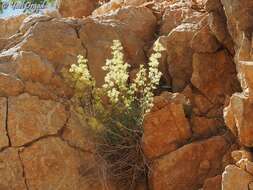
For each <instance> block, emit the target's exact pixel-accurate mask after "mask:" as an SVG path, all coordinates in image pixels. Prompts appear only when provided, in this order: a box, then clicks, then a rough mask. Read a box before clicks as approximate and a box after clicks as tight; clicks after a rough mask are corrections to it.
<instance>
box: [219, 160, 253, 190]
mask: <svg viewBox="0 0 253 190" xmlns="http://www.w3.org/2000/svg"><path fill="white" fill-rule="evenodd" d="M252 181H253V176H252V175H250V174H249V173H247V172H246V171H244V170H243V169H241V168H238V167H236V166H234V165H229V166H227V167H226V169H225V171H224V172H223V174H222V190H232V189H238V190H239V189H242V190H244V189H245V190H246V189H249V184H250V183H251V182H252Z"/></svg>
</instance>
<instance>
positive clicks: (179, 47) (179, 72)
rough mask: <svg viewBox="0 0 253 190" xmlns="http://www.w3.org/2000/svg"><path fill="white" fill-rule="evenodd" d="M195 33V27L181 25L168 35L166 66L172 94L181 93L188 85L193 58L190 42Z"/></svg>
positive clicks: (192, 25)
mask: <svg viewBox="0 0 253 190" xmlns="http://www.w3.org/2000/svg"><path fill="white" fill-rule="evenodd" d="M196 31H197V26H196V25H194V24H182V25H179V26H178V27H176V28H174V29H173V30H172V31H171V32H170V34H169V35H168V40H167V64H168V70H169V74H170V76H171V79H172V89H173V92H180V91H182V90H183V89H184V88H185V87H186V86H187V84H189V83H190V79H191V75H192V56H193V50H192V49H191V44H190V42H191V40H192V38H193V36H194V34H195V33H196Z"/></svg>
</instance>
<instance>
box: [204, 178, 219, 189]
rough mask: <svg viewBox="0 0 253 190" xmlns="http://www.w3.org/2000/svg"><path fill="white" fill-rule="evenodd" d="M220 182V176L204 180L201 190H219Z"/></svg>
mask: <svg viewBox="0 0 253 190" xmlns="http://www.w3.org/2000/svg"><path fill="white" fill-rule="evenodd" d="M221 180H222V176H221V175H217V176H215V177H212V178H208V179H206V180H205V183H204V185H203V190H221Z"/></svg>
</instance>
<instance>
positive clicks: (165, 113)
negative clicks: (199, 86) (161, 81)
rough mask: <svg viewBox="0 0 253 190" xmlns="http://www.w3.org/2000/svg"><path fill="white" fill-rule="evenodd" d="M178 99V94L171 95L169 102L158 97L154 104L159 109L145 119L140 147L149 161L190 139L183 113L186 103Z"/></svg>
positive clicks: (188, 128) (188, 127) (187, 124)
mask: <svg viewBox="0 0 253 190" xmlns="http://www.w3.org/2000/svg"><path fill="white" fill-rule="evenodd" d="M173 96H174V97H173ZM179 98H180V94H174V95H173V94H171V99H169V100H168V99H167V100H166V97H160V98H159V99H160V100H159V102H156V104H158V105H157V106H155V108H156V109H157V108H159V109H157V110H155V111H153V112H151V113H150V114H149V115H147V116H146V118H145V121H144V126H143V128H144V135H143V139H142V145H143V151H144V153H145V155H146V156H147V157H148V158H149V159H154V158H155V157H159V156H161V155H164V154H168V153H169V152H172V151H174V150H176V149H177V148H178V147H179V146H181V145H182V144H185V143H186V142H187V140H188V139H189V138H190V137H191V130H190V126H189V123H188V120H187V118H186V117H185V113H184V104H186V102H183V101H181V102H180V101H177V99H179ZM163 99H165V100H163ZM181 100H182V99H181ZM166 101H167V102H166ZM165 102H166V103H165ZM164 103H165V104H164Z"/></svg>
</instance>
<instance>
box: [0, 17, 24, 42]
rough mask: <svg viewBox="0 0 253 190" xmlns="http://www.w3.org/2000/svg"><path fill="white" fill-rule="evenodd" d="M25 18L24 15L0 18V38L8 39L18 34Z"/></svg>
mask: <svg viewBox="0 0 253 190" xmlns="http://www.w3.org/2000/svg"><path fill="white" fill-rule="evenodd" d="M26 17H27V15H25V14H21V15H19V16H15V17H10V18H6V19H3V18H0V38H8V37H11V36H12V35H14V34H15V33H17V32H18V30H19V27H20V25H21V24H22V22H23V20H24V19H25V18H26Z"/></svg>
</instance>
